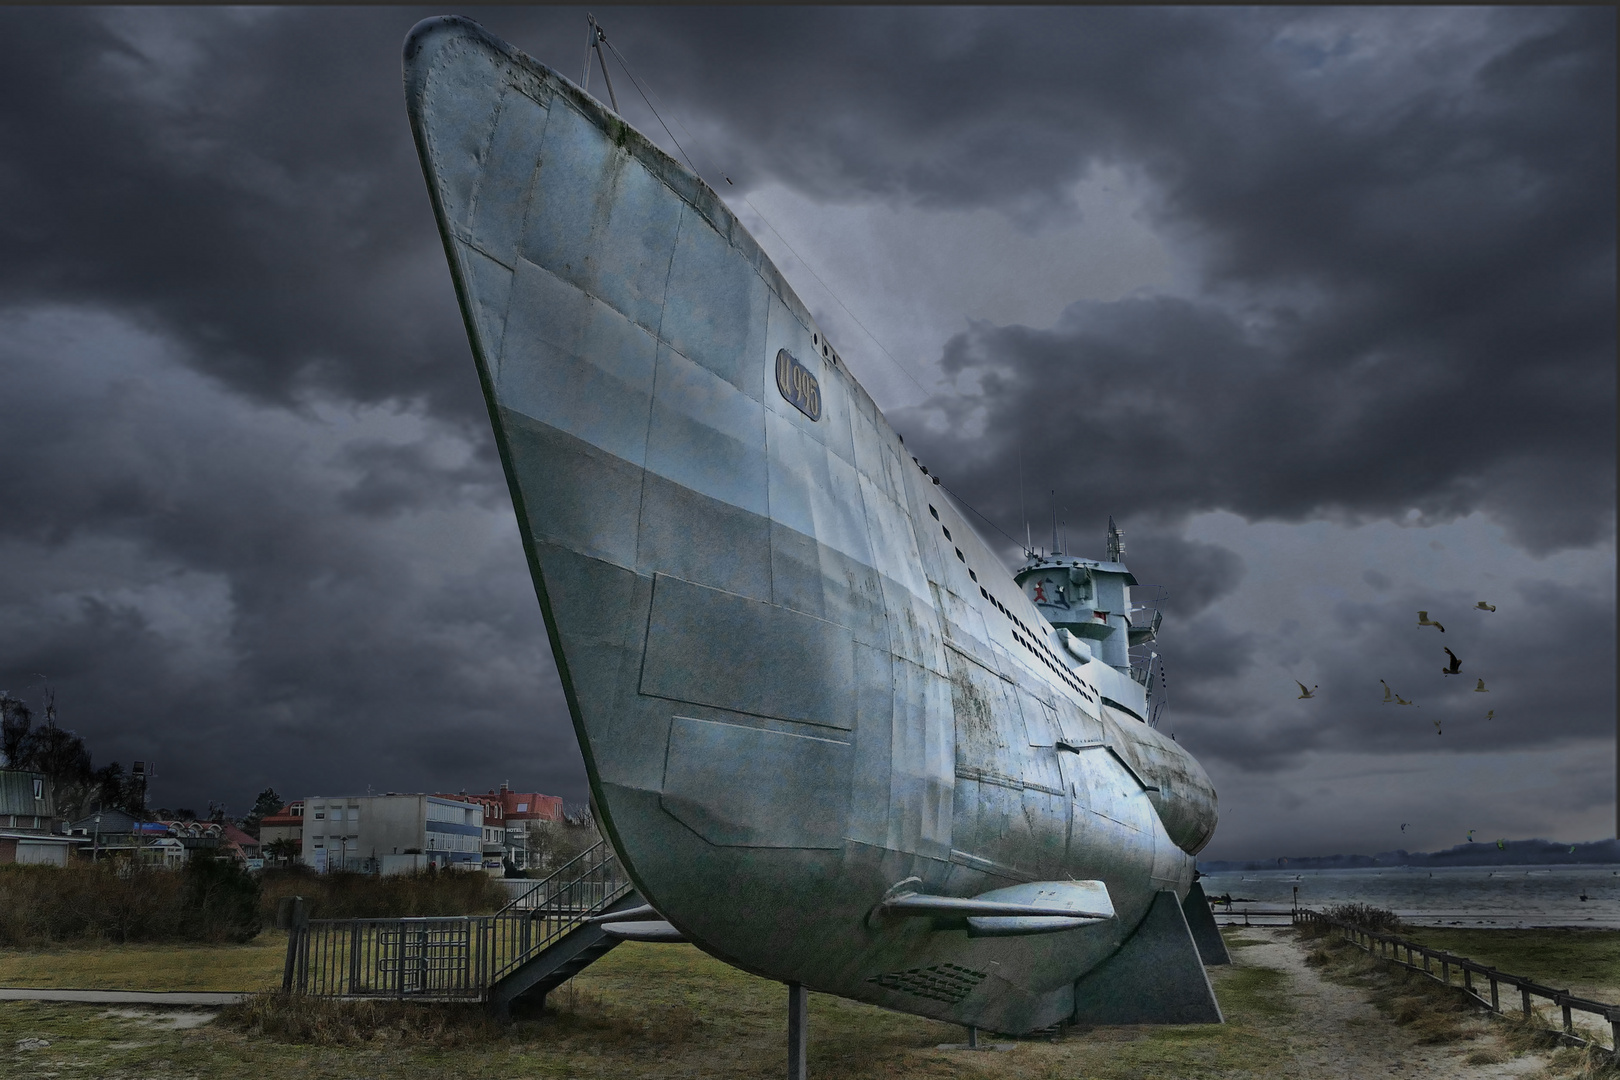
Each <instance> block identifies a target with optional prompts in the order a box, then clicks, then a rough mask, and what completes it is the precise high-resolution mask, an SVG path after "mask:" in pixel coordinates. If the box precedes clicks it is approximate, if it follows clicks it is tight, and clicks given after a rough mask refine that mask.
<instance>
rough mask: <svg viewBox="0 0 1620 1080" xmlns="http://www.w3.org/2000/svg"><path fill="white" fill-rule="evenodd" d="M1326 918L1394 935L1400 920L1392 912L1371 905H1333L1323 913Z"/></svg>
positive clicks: (1399, 925)
mask: <svg viewBox="0 0 1620 1080" xmlns="http://www.w3.org/2000/svg"><path fill="white" fill-rule="evenodd" d="M1323 914H1325V915H1326V916H1327V917H1328V918H1330V919H1335V920H1337V921H1339V922H1343V923H1349V924H1350V925H1351V926H1359V927H1360V928H1361V929H1363V930H1373V931H1378V932H1380V933H1384V932H1387V933H1395V932H1396V931H1398V930H1400V928H1401V920H1400V919H1399V918H1398V917H1397V916H1396V914H1395V913H1394V912H1393V911H1387V910H1385V909H1384V908H1377V907H1373V906H1372V905H1371V904H1335V905H1333V906H1332V907H1330V908H1328V909H1327V911H1325V912H1323Z"/></svg>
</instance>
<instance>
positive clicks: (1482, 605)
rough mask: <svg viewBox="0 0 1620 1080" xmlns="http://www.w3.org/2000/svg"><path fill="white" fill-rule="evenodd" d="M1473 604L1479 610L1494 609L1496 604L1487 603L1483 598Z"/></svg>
mask: <svg viewBox="0 0 1620 1080" xmlns="http://www.w3.org/2000/svg"><path fill="white" fill-rule="evenodd" d="M1474 606H1475V607H1476V608H1478V609H1479V610H1480V611H1495V610H1496V605H1495V604H1487V603H1486V602H1485V601H1483V600H1481V601H1480V602H1479V603H1477V604H1475V605H1474Z"/></svg>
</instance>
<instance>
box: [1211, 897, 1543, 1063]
mask: <svg viewBox="0 0 1620 1080" xmlns="http://www.w3.org/2000/svg"><path fill="white" fill-rule="evenodd" d="M1243 936H1244V937H1246V938H1254V939H1259V940H1261V941H1263V942H1265V944H1262V945H1249V946H1245V947H1243V948H1239V949H1233V950H1231V951H1232V958H1233V960H1234V961H1235V962H1236V963H1238V964H1240V965H1245V966H1251V967H1267V968H1274V969H1276V970H1279V971H1282V972H1285V973H1286V974H1287V975H1288V976H1289V978H1290V979H1291V980H1292V982H1293V988H1292V992H1293V998H1294V1001H1295V1002H1296V1004H1297V1005H1298V1012H1296V1013H1294V1014H1293V1015H1292V1016H1291V1017H1289V1018H1287V1019H1286V1020H1284V1021H1283V1026H1284V1027H1285V1028H1286V1029H1288V1041H1289V1045H1290V1047H1291V1048H1292V1050H1293V1053H1294V1060H1295V1064H1296V1066H1297V1069H1298V1075H1300V1076H1308V1077H1312V1078H1331V1080H1368V1078H1371V1077H1414V1078H1416V1077H1422V1078H1424V1080H1464V1078H1467V1080H1497V1078H1508V1077H1522V1076H1525V1075H1527V1074H1530V1073H1534V1072H1536V1071H1538V1070H1540V1069H1541V1068H1542V1067H1543V1066H1544V1065H1545V1064H1546V1062H1545V1061H1544V1060H1543V1059H1542V1058H1540V1057H1538V1056H1537V1055H1534V1054H1526V1055H1524V1056H1522V1057H1517V1058H1514V1057H1508V1059H1507V1060H1506V1061H1505V1062H1504V1063H1502V1064H1500V1065H1471V1064H1469V1063H1468V1062H1467V1061H1465V1060H1464V1059H1465V1058H1466V1057H1467V1055H1469V1054H1471V1053H1473V1052H1475V1051H1477V1050H1483V1049H1486V1048H1492V1049H1498V1050H1504V1048H1503V1046H1502V1043H1501V1041H1500V1040H1499V1039H1498V1038H1497V1037H1496V1036H1495V1035H1494V1034H1491V1033H1490V1032H1489V1030H1488V1028H1489V1022H1488V1020H1487V1019H1486V1018H1484V1017H1483V1016H1482V1017H1481V1020H1480V1025H1479V1030H1480V1031H1481V1033H1482V1034H1481V1036H1480V1037H1479V1038H1477V1039H1470V1040H1467V1041H1465V1042H1459V1043H1449V1044H1441V1045H1434V1046H1422V1045H1419V1044H1418V1042H1417V1040H1416V1038H1415V1037H1414V1036H1413V1035H1411V1034H1409V1033H1408V1032H1406V1031H1405V1030H1403V1029H1402V1028H1400V1027H1397V1026H1396V1025H1395V1024H1394V1023H1392V1022H1391V1021H1390V1020H1388V1019H1387V1018H1386V1017H1385V1016H1384V1015H1383V1014H1382V1013H1380V1012H1379V1011H1378V1010H1377V1009H1376V1008H1374V1007H1373V1006H1372V1005H1371V1004H1370V1003H1368V1002H1367V1001H1366V999H1365V997H1364V995H1363V993H1362V992H1361V991H1360V990H1358V989H1356V988H1354V987H1350V986H1344V985H1341V984H1339V983H1336V982H1332V981H1329V980H1328V979H1325V978H1323V977H1322V975H1321V974H1320V973H1318V971H1317V970H1316V969H1315V968H1313V967H1309V966H1307V965H1306V963H1305V950H1304V949H1303V948H1302V947H1301V945H1300V943H1299V942H1297V941H1296V940H1295V939H1294V938H1293V936H1292V934H1291V933H1289V932H1287V931H1280V930H1273V929H1268V928H1261V927H1250V928H1248V929H1245V930H1244V931H1243ZM1504 1056H1506V1052H1505V1050H1504Z"/></svg>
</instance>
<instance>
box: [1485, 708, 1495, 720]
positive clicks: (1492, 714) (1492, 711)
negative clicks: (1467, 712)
mask: <svg viewBox="0 0 1620 1080" xmlns="http://www.w3.org/2000/svg"><path fill="white" fill-rule="evenodd" d="M1485 719H1487V720H1495V719H1496V710H1495V709H1487V710H1486V712H1485Z"/></svg>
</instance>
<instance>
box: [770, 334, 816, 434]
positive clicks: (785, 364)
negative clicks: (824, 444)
mask: <svg viewBox="0 0 1620 1080" xmlns="http://www.w3.org/2000/svg"><path fill="white" fill-rule="evenodd" d="M776 388H777V389H778V390H780V391H782V396H783V397H784V398H786V399H787V403H788V404H789V405H792V406H793V407H794V408H795V409H798V410H799V411H800V412H802V413H804V415H806V416H808V417H809V418H810V419H812V420H820V419H821V384H820V383H819V382H817V381H816V377H815V376H814V375H812V374H810V372H809V370H808V369H807V368H806V367H805V366H804V365H803V364H801V363H799V362H798V361H797V360H795V359H794V358H793V355H792V354H791V353H789V352H788V351H787V350H786V349H779V350H777V353H776Z"/></svg>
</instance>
